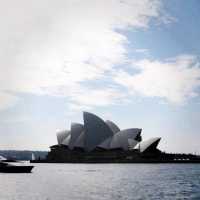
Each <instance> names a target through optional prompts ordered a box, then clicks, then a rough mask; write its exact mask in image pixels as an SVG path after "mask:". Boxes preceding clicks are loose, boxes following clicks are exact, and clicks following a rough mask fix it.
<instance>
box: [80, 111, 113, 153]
mask: <svg viewBox="0 0 200 200" xmlns="http://www.w3.org/2000/svg"><path fill="white" fill-rule="evenodd" d="M83 119H84V129H85V149H86V150H87V151H91V150H93V149H94V148H95V147H96V146H98V145H99V144H101V143H102V142H103V141H105V140H106V139H107V138H109V137H111V136H113V132H112V130H111V129H110V128H109V126H108V125H107V124H106V123H105V122H104V121H103V120H102V119H101V118H99V117H98V116H96V115H94V114H92V113H88V112H84V113H83Z"/></svg>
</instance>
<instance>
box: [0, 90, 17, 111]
mask: <svg viewBox="0 0 200 200" xmlns="http://www.w3.org/2000/svg"><path fill="white" fill-rule="evenodd" d="M18 100H19V98H18V97H16V96H14V95H11V94H9V93H6V92H4V93H0V111H1V110H3V109H4V108H8V107H11V106H13V105H15V104H16V102H17V101H18Z"/></svg>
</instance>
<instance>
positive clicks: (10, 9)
mask: <svg viewBox="0 0 200 200" xmlns="http://www.w3.org/2000/svg"><path fill="white" fill-rule="evenodd" d="M199 10H200V1H199V0H190V1H187V0H185V1H183V0H170V1H167V0H163V1H161V0H140V1H139V0H84V1H83V0H57V1H55V0H42V1H41V0H40V1H39V0H29V1H27V0H18V1H14V0H7V1H3V0H0V13H1V18H0V149H38V150H48V147H49V146H50V145H53V144H55V143H56V134H55V132H56V130H58V129H68V128H69V126H70V123H71V122H82V111H83V110H85V111H89V112H93V113H96V114H97V115H99V116H100V117H102V118H104V119H110V120H112V121H114V122H116V124H118V125H119V127H120V128H130V127H135V128H142V129H143V132H142V133H143V138H144V139H147V138H149V137H152V136H161V137H162V140H161V143H160V146H159V148H160V149H161V150H165V151H168V152H192V153H194V152H199V153H200V143H199V141H200V120H199V119H200V98H199V93H200V56H199V55H200V45H199V36H200V20H199V19H200V12H199Z"/></svg>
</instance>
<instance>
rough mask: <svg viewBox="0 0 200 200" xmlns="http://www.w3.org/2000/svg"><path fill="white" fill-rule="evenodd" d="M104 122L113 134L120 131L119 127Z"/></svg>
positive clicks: (108, 121)
mask: <svg viewBox="0 0 200 200" xmlns="http://www.w3.org/2000/svg"><path fill="white" fill-rule="evenodd" d="M105 122H106V124H107V125H108V126H109V128H110V129H111V130H112V132H113V133H114V134H115V133H117V132H119V131H120V129H119V127H118V126H117V125H116V124H115V123H114V122H112V121H110V120H106V121H105Z"/></svg>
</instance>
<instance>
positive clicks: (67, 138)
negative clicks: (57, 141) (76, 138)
mask: <svg viewBox="0 0 200 200" xmlns="http://www.w3.org/2000/svg"><path fill="white" fill-rule="evenodd" d="M70 139H71V134H69V135H68V136H67V137H66V138H65V139H64V140H63V141H62V144H63V145H66V146H68V145H69V142H70Z"/></svg>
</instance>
